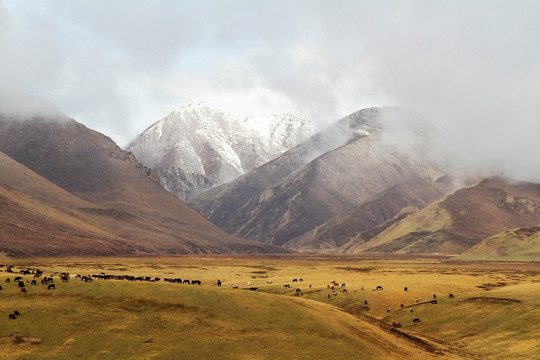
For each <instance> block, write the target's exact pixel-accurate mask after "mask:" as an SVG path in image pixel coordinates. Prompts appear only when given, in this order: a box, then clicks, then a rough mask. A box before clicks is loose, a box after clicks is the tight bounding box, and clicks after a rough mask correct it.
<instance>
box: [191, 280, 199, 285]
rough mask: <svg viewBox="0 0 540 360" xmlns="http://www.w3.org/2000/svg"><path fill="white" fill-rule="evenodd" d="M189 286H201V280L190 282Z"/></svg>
mask: <svg viewBox="0 0 540 360" xmlns="http://www.w3.org/2000/svg"><path fill="white" fill-rule="evenodd" d="M191 285H201V280H191Z"/></svg>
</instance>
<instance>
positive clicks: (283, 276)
mask: <svg viewBox="0 0 540 360" xmlns="http://www.w3.org/2000/svg"><path fill="white" fill-rule="evenodd" d="M0 263H3V264H4V265H5V264H7V263H10V264H13V265H15V269H16V270H19V269H21V268H23V267H24V268H26V267H30V268H39V269H41V270H43V271H44V275H45V276H49V275H54V276H55V278H56V280H55V282H56V287H57V289H56V290H47V289H46V287H45V286H43V285H41V284H39V285H36V286H32V285H30V284H27V285H26V288H27V289H28V290H27V293H26V294H23V293H21V292H20V291H19V290H18V289H17V288H16V285H15V284H14V283H13V282H11V283H5V280H4V279H5V278H6V277H10V278H11V279H13V277H14V276H15V274H8V273H5V272H2V273H0V285H2V286H3V288H4V290H2V291H0V299H1V301H0V358H2V359H4V358H5V359H42V358H46V359H62V358H63V359H72V358H77V357H80V358H90V359H128V358H129V359H196V358H200V359H287V358H296V359H325V358H328V357H336V356H338V355H339V357H340V358H344V359H352V358H366V359H367V358H369V359H393V358H395V359H422V358H424V359H430V358H438V359H469V358H479V359H480V358H486V359H488V358H489V359H491V358H493V359H533V358H538V357H539V356H540V341H539V340H538V339H539V338H540V327H539V325H538V324H539V323H540V321H539V320H540V310H539V309H540V307H539V303H538V296H537V294H538V293H540V274H539V272H540V270H539V269H538V266H537V264H534V263H529V264H528V263H468V262H445V261H441V260H435V259H432V260H429V259H423V260H414V259H409V260H407V259H400V260H398V259H386V260H376V259H360V258H348V257H341V258H340V257H324V256H319V257H293V256H289V257H288V256H283V257H274V258H270V257H266V258H262V257H229V256H213V257H211V256H199V257H197V256H190V257H176V258H137V259H134V258H130V259H119V258H106V259H17V260H12V259H2V260H0ZM2 269H5V266H4V267H2ZM64 271H67V272H69V273H71V274H82V275H91V274H99V273H101V272H104V273H107V274H116V275H121V274H129V275H135V276H139V275H140V276H150V277H160V278H162V279H163V278H177V277H180V278H182V279H198V280H201V281H202V286H197V285H178V284H170V283H165V282H163V281H160V282H154V283H150V282H135V283H134V282H128V281H120V280H96V281H94V282H92V283H84V282H81V281H80V280H71V281H70V282H69V283H62V282H60V281H59V279H58V277H57V275H58V274H59V273H60V272H64ZM31 279H32V277H31V276H29V275H27V276H25V281H30V280H31ZM218 279H220V280H221V281H222V283H223V285H222V287H217V285H216V282H217V280H218ZM293 279H303V281H302V282H300V281H298V282H294V283H293V282H292V280H293ZM269 281H271V283H269ZM333 281H335V282H337V283H339V287H336V288H335V289H331V288H329V287H328V286H329V285H331V282H333ZM343 283H345V284H346V285H345V287H341V284H343ZM503 283H504V284H505V285H502V284H503ZM285 284H289V285H290V288H284V287H283V285H285ZM310 285H311V286H310ZM378 285H381V286H383V288H384V290H382V291H373V289H375V287H376V286H378ZM405 286H407V287H408V291H407V292H405V291H404V289H403V288H404V287H405ZM236 287H238V289H236ZM249 287H256V288H257V291H246V290H243V289H247V288H249ZM296 289H300V291H301V293H302V295H301V296H294V295H295V292H296ZM343 289H347V292H343ZM362 289H363V290H362ZM486 289H489V290H486ZM333 291H336V295H333ZM449 293H453V294H454V295H455V298H454V299H449V298H448V294H449ZM433 294H437V297H438V298H437V300H438V303H437V304H431V303H429V300H431V298H432V295H433ZM329 295H330V296H329ZM420 297H421V298H422V300H421V301H419V302H417V300H418V299H419V298H420ZM365 300H367V302H368V305H367V306H366V305H365V304H364V301H365ZM426 300H427V301H428V302H427V303H426ZM400 304H404V305H405V306H406V307H405V308H404V309H401V308H400ZM411 307H412V308H413V309H414V312H413V313H410V312H409V308H411ZM389 308H390V312H387V310H388V309H389ZM14 310H19V311H20V312H21V316H20V317H18V318H17V319H16V320H11V319H8V314H9V313H12V312H13V311H14ZM415 317H419V318H421V320H422V322H421V323H419V324H413V323H412V319H413V318H415ZM393 321H399V322H401V323H402V324H403V326H402V327H401V328H399V329H397V331H396V330H393V329H392V327H391V326H390V324H391V323H392V322H393ZM14 333H19V334H21V335H22V336H24V337H27V338H34V339H41V340H42V341H41V342H39V343H37V344H31V343H30V342H22V343H21V342H16V341H14V340H13V338H12V337H10V334H14Z"/></svg>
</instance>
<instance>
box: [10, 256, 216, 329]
mask: <svg viewBox="0 0 540 360" xmlns="http://www.w3.org/2000/svg"><path fill="white" fill-rule="evenodd" d="M0 267H2V268H3V267H5V270H0V271H4V272H6V273H8V274H14V275H15V274H18V275H16V276H14V277H13V282H12V279H11V277H6V278H5V280H4V282H5V285H4V286H8V284H11V283H13V284H15V286H16V287H18V288H19V289H20V292H21V293H27V292H28V290H27V286H26V285H27V284H30V286H33V285H35V286H37V284H38V282H37V280H39V281H40V282H41V284H42V285H45V286H47V290H55V289H56V284H55V282H54V279H55V276H54V275H50V276H43V272H42V271H41V270H39V269H31V268H25V269H21V270H18V271H15V270H14V266H13V265H0ZM27 275H30V276H32V279H31V280H28V279H27V278H25V277H23V276H27ZM57 277H58V278H59V279H60V281H62V282H69V281H70V280H80V281H83V282H85V283H87V282H92V281H94V280H95V279H100V280H126V281H141V282H144V281H146V282H157V281H161V279H160V278H158V277H150V276H132V275H109V274H105V273H103V272H102V273H99V274H94V275H81V274H76V275H73V274H69V273H68V272H62V273H60V274H58V275H57ZM36 279H37V280H36ZM163 281H165V282H169V283H173V284H192V285H201V284H202V282H201V280H189V279H180V278H175V279H169V278H165V279H163ZM219 286H221V282H220V283H219ZM2 290H4V289H3V287H2V286H1V285H0V291H2ZM18 316H20V312H19V311H18V310H15V311H14V312H13V313H12V314H9V316H8V319H10V320H15V319H17V317H18Z"/></svg>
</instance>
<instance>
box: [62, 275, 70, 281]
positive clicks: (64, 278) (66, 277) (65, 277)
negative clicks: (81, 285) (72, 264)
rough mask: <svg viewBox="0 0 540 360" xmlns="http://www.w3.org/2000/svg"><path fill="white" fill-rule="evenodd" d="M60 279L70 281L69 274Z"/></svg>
mask: <svg viewBox="0 0 540 360" xmlns="http://www.w3.org/2000/svg"><path fill="white" fill-rule="evenodd" d="M60 279H61V280H62V282H68V281H69V276H62V277H61V278H60Z"/></svg>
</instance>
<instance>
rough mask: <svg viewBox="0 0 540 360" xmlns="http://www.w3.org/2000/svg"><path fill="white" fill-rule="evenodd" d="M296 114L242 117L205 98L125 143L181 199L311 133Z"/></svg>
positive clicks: (233, 175)
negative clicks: (233, 114) (237, 117)
mask: <svg viewBox="0 0 540 360" xmlns="http://www.w3.org/2000/svg"><path fill="white" fill-rule="evenodd" d="M313 133H314V130H313V124H312V123H311V121H309V120H307V119H306V118H304V117H302V116H300V115H297V114H281V115H265V116H252V117H248V118H247V119H245V120H244V121H243V122H241V121H238V120H236V119H235V118H233V117H232V116H231V115H229V114H227V113H225V112H223V111H220V110H218V109H215V108H213V107H212V106H210V105H209V104H207V103H206V102H200V103H198V104H190V105H187V106H183V107H180V108H178V109H176V110H174V111H173V112H172V113H171V114H169V115H168V116H167V117H165V118H163V119H161V120H159V121H157V122H156V123H154V124H153V125H151V126H150V127H149V128H148V129H146V130H145V131H144V132H143V133H141V134H140V135H138V136H137V138H135V139H134V140H133V141H132V142H131V143H130V144H129V145H128V146H127V150H129V151H132V152H133V153H134V154H135V156H136V157H137V158H138V159H139V160H140V161H141V162H143V163H144V164H145V165H146V166H149V167H151V168H153V169H155V170H157V171H158V172H160V174H161V176H162V185H163V186H164V187H165V188H166V189H167V190H169V191H171V192H173V193H175V194H176V195H177V196H179V197H180V198H182V199H187V198H188V197H189V196H192V195H194V194H197V193H200V192H202V191H204V190H207V189H209V188H211V187H214V186H217V185H220V184H222V183H225V182H228V181H231V180H233V179H235V178H236V177H238V176H240V175H242V174H244V173H245V172H247V171H249V170H252V169H253V168H255V167H257V166H260V165H262V164H264V163H266V162H268V161H270V160H272V159H273V158H275V157H277V156H279V155H281V154H282V153H284V152H285V151H287V150H288V149H290V148H292V147H294V146H296V145H297V144H299V143H300V142H301V141H303V140H305V139H306V138H308V137H309V136H311V135H313Z"/></svg>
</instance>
